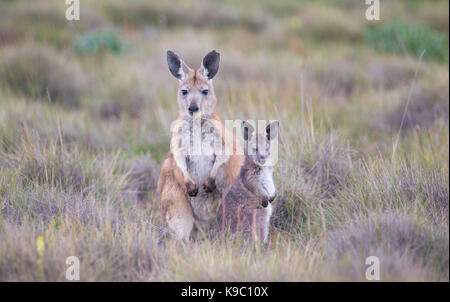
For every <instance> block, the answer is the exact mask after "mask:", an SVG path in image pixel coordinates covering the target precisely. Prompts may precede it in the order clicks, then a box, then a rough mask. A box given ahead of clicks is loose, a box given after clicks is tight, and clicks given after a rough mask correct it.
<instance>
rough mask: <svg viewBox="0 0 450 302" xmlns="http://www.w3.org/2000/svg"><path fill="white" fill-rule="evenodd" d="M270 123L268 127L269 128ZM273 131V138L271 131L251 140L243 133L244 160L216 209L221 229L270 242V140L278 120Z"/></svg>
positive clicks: (272, 191)
mask: <svg viewBox="0 0 450 302" xmlns="http://www.w3.org/2000/svg"><path fill="white" fill-rule="evenodd" d="M270 126H271V125H269V126H268V128H267V129H269V131H270ZM272 132H273V134H272V138H267V137H270V134H267V137H266V136H265V135H262V134H257V135H254V136H253V138H252V139H250V138H249V135H248V134H243V136H244V139H245V140H246V142H247V145H246V150H245V161H244V164H243V165H242V167H241V170H240V172H239V176H238V177H237V179H236V180H235V182H234V183H233V185H232V187H231V189H230V190H229V191H228V193H227V194H226V196H225V199H224V200H223V201H222V203H221V204H220V207H219V210H218V212H217V227H218V230H219V231H221V232H223V231H226V230H229V231H231V233H239V234H242V235H245V237H251V238H253V239H256V240H261V241H262V242H264V243H265V242H267V238H268V234H269V225H270V217H271V215H272V205H271V202H272V201H273V200H274V199H275V196H276V191H275V185H274V182H273V166H272V164H271V161H270V140H271V139H273V138H274V137H275V136H276V135H277V132H278V123H276V124H275V123H274V124H273V125H272ZM249 140H250V142H248V141H249Z"/></svg>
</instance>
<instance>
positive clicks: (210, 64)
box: [201, 50, 220, 80]
mask: <svg viewBox="0 0 450 302" xmlns="http://www.w3.org/2000/svg"><path fill="white" fill-rule="evenodd" d="M219 63H220V54H219V53H218V52H216V51H215V50H213V51H211V52H209V53H208V54H207V55H206V56H205V57H204V58H203V61H202V67H201V68H202V73H203V76H204V77H206V78H208V80H211V79H212V78H214V76H215V75H216V73H217V71H219Z"/></svg>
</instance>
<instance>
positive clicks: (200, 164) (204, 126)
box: [172, 117, 229, 221]
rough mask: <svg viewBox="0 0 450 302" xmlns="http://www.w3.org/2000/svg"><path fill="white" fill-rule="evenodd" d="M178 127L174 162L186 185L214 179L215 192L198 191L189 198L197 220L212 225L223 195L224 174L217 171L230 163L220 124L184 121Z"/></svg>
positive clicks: (206, 121) (198, 118) (201, 120)
mask: <svg viewBox="0 0 450 302" xmlns="http://www.w3.org/2000/svg"><path fill="white" fill-rule="evenodd" d="M180 123H181V124H180V125H179V127H178V130H177V135H176V136H174V138H173V139H174V141H172V143H173V144H174V145H175V146H174V148H173V152H174V156H175V161H176V162H177V165H178V166H179V167H180V168H181V170H182V171H183V172H184V175H185V180H186V181H192V182H193V183H194V184H202V183H204V182H205V180H206V179H207V178H208V177H209V176H211V175H214V176H215V181H216V183H217V185H218V186H217V190H214V191H213V192H206V191H205V190H204V188H202V187H198V189H197V190H198V193H197V194H196V195H194V196H190V197H191V198H190V199H191V205H192V209H193V212H194V214H195V216H196V217H197V218H198V219H199V220H204V221H210V220H211V221H214V218H215V214H216V209H217V206H218V204H219V200H220V196H221V193H222V186H221V184H222V178H223V173H221V171H220V169H219V168H220V166H221V165H222V164H223V163H225V162H226V161H227V160H228V159H229V155H227V153H226V152H225V150H224V146H223V144H222V133H221V127H220V124H219V125H217V124H216V123H215V122H214V121H212V120H210V119H206V118H201V117H193V118H187V119H183V120H181V121H180Z"/></svg>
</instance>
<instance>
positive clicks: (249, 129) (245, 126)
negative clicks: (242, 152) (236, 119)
mask: <svg viewBox="0 0 450 302" xmlns="http://www.w3.org/2000/svg"><path fill="white" fill-rule="evenodd" d="M254 131H255V128H253V126H252V125H250V123H248V122H246V121H242V124H241V132H242V137H243V138H244V140H245V141H248V140H250V138H251V137H252V135H253V132H254Z"/></svg>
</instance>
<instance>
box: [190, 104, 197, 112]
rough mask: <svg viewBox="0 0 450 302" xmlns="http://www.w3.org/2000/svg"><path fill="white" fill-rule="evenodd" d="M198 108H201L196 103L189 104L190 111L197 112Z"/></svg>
mask: <svg viewBox="0 0 450 302" xmlns="http://www.w3.org/2000/svg"><path fill="white" fill-rule="evenodd" d="M198 109H199V108H198V106H197V105H195V104H193V105H190V106H189V112H191V113H194V112H197V111H198Z"/></svg>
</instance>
